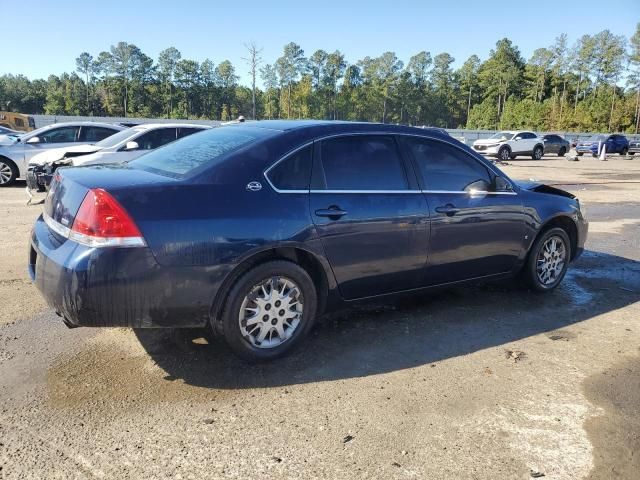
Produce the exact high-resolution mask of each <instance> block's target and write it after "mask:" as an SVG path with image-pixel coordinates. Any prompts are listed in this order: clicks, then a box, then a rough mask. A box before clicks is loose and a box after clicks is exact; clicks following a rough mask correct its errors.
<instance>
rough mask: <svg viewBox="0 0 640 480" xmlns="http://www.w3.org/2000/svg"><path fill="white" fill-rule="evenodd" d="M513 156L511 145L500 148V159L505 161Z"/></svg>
mask: <svg viewBox="0 0 640 480" xmlns="http://www.w3.org/2000/svg"><path fill="white" fill-rule="evenodd" d="M510 158H511V149H510V148H509V147H506V146H505V147H502V148H501V149H500V150H498V160H501V161H503V162H505V161H507V160H509V159H510Z"/></svg>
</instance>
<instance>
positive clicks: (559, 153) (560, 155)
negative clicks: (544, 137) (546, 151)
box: [558, 147, 567, 157]
mask: <svg viewBox="0 0 640 480" xmlns="http://www.w3.org/2000/svg"><path fill="white" fill-rule="evenodd" d="M566 153H567V149H566V148H564V147H562V148H561V149H560V151H559V152H558V156H559V157H564V156H565V154H566Z"/></svg>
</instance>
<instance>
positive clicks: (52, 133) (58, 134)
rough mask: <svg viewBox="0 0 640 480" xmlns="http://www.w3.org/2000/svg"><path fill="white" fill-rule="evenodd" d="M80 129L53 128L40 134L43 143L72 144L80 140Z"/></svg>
mask: <svg viewBox="0 0 640 480" xmlns="http://www.w3.org/2000/svg"><path fill="white" fill-rule="evenodd" d="M78 128H79V127H60V128H52V129H51V130H49V131H47V132H43V133H40V134H38V138H39V139H40V141H41V142H42V143H70V142H75V141H76V139H77V138H78Z"/></svg>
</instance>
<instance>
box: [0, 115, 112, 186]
mask: <svg viewBox="0 0 640 480" xmlns="http://www.w3.org/2000/svg"><path fill="white" fill-rule="evenodd" d="M124 129H125V127H123V126H121V125H115V124H112V123H99V122H68V123H54V124H53V125H47V126H46V127H42V128H38V129H37V130H33V131H32V132H29V133H25V134H23V135H20V136H12V135H3V136H2V137H1V138H2V140H1V141H0V187H7V186H9V185H12V184H13V183H14V182H15V181H16V180H17V179H19V178H23V179H24V178H26V175H27V165H28V164H29V162H30V161H31V159H32V158H33V157H35V156H36V155H38V154H39V153H42V152H45V151H47V150H51V149H55V148H59V147H68V146H72V145H77V144H82V143H94V142H99V141H100V140H103V139H104V138H107V137H109V136H111V135H113V134H114V133H117V132H119V131H121V130H124Z"/></svg>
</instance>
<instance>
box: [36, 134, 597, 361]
mask: <svg viewBox="0 0 640 480" xmlns="http://www.w3.org/2000/svg"><path fill="white" fill-rule="evenodd" d="M586 234H587V222H586V221H585V219H584V217H583V215H582V212H581V207H580V203H579V201H578V200H577V199H576V198H575V197H574V196H573V195H572V194H570V193H568V192H565V191H563V190H559V189H557V188H554V187H551V186H546V185H543V184H539V183H532V182H527V183H516V182H514V181H513V180H511V179H509V178H508V177H507V176H506V175H505V174H504V173H503V172H501V171H500V170H499V169H498V168H496V166H495V165H493V164H492V163H491V162H489V161H488V160H485V159H484V158H483V157H482V156H481V155H479V154H478V153H476V152H474V151H473V150H472V149H471V148H469V147H467V146H465V145H463V144H462V143H460V142H458V141H456V140H454V139H452V138H451V137H450V136H448V135H445V134H443V133H441V132H438V131H436V130H422V129H418V128H411V127H402V126H393V125H383V124H368V123H350V122H321V121H263V122H255V123H252V124H241V125H235V126H227V127H222V128H217V129H212V130H207V131H204V132H201V133H198V134H197V135H192V136H189V137H186V138H183V139H181V140H178V141H176V142H174V143H171V144H169V145H167V146H164V147H162V148H159V149H157V150H154V151H152V152H150V153H148V154H145V155H143V156H141V157H139V158H137V159H135V160H133V161H131V162H128V163H126V164H120V165H102V166H87V167H69V168H61V169H59V170H58V171H57V172H56V175H55V177H54V180H53V182H52V184H51V188H50V190H49V193H48V195H47V198H46V201H45V206H44V212H43V214H42V215H41V216H40V217H39V218H38V219H37V221H36V222H35V225H34V227H33V232H32V235H31V241H30V246H29V249H30V254H29V265H28V269H29V273H30V276H31V278H32V280H33V282H34V283H35V284H36V286H37V287H38V289H39V290H40V291H41V292H42V294H43V295H44V297H45V298H46V299H47V301H48V303H49V304H50V305H51V306H52V308H53V309H55V311H56V312H57V313H58V314H59V315H60V316H61V317H63V319H64V322H65V323H66V324H67V325H68V326H93V327H105V326H124V327H204V326H209V327H211V328H212V330H213V332H215V333H216V334H218V335H221V336H222V337H224V338H225V339H226V341H227V342H228V344H229V345H230V346H231V348H232V349H233V351H234V352H236V354H238V355H240V356H242V357H244V358H247V359H250V360H268V359H272V358H275V357H278V356H280V355H283V354H284V353H286V352H287V351H289V349H290V348H292V347H294V346H295V345H297V344H299V343H300V342H301V340H302V339H303V338H304V337H305V336H306V335H307V334H308V333H309V331H310V329H311V328H312V326H313V324H314V321H315V319H316V318H317V317H318V316H319V315H321V314H322V313H323V312H328V311H331V310H334V309H337V308H341V307H344V306H345V305H351V304H353V303H356V302H362V301H368V300H371V299H375V298H388V296H390V295H395V294H400V293H407V292H417V293H420V292H424V291H425V290H427V289H430V288H433V287H441V286H443V285H455V284H461V283H464V282H469V281H477V280H479V279H482V280H488V279H499V278H505V277H513V276H517V275H519V276H521V277H522V278H523V279H524V280H525V281H526V282H527V284H528V285H529V286H530V288H532V289H534V290H537V291H541V292H546V291H550V290H553V289H554V288H555V287H556V286H558V284H559V283H560V282H561V281H562V279H563V277H564V275H565V272H566V271H567V267H568V265H569V262H571V261H572V260H574V259H576V258H577V257H578V256H579V255H580V253H581V252H582V250H583V245H584V242H585V238H586Z"/></svg>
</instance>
